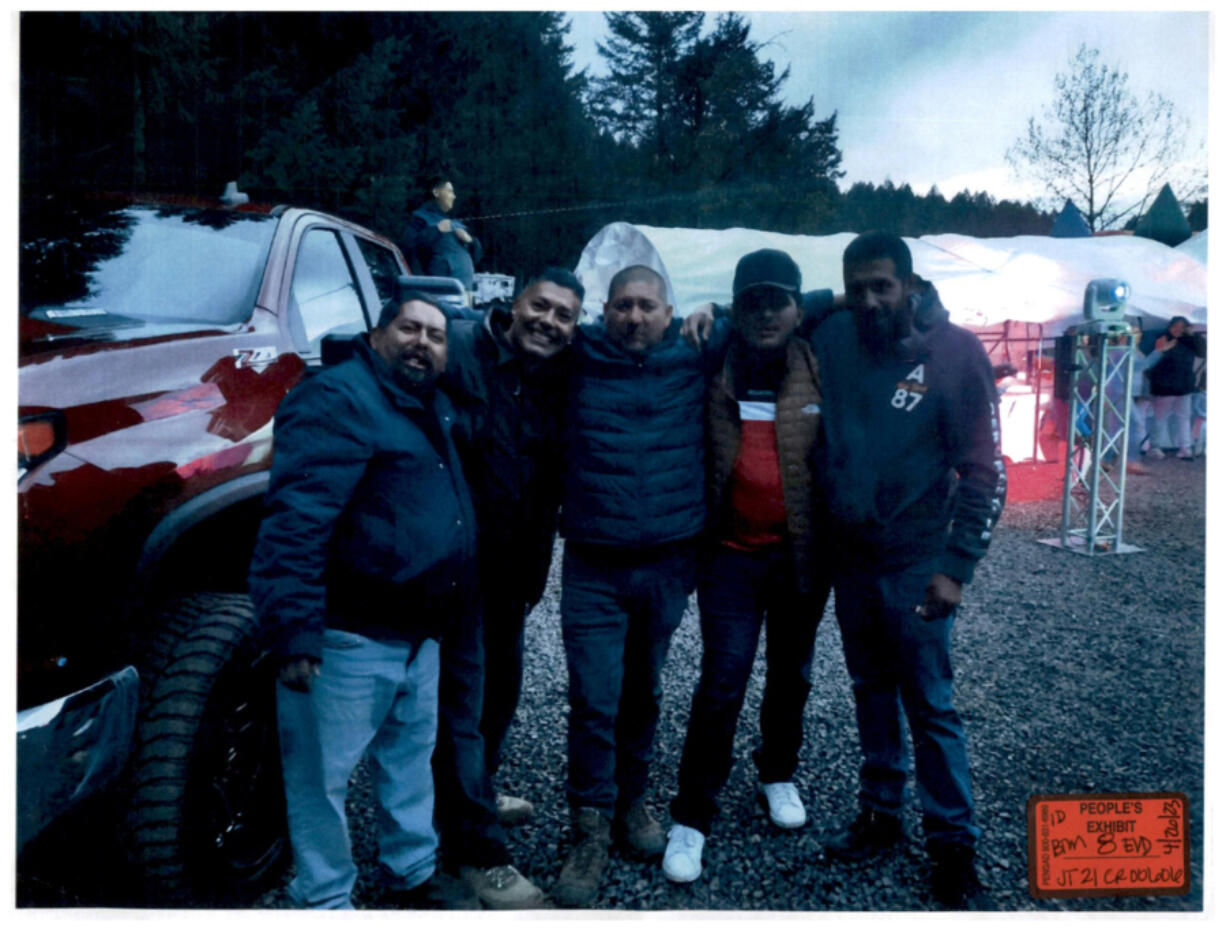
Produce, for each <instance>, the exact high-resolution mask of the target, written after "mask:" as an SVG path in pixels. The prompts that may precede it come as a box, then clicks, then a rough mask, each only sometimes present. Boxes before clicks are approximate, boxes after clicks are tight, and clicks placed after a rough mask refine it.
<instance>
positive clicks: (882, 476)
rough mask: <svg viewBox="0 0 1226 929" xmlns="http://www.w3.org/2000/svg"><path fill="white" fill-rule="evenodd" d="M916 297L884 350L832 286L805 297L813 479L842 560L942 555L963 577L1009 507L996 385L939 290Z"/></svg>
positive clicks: (895, 562) (892, 564) (864, 562)
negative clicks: (812, 323)
mask: <svg viewBox="0 0 1226 929" xmlns="http://www.w3.org/2000/svg"><path fill="white" fill-rule="evenodd" d="M815 297H817V298H818V299H814V298H815ZM912 301H913V307H914V310H915V316H914V321H913V325H912V329H911V332H910V333H909V334H908V335H907V336H905V337H904V338H902V339H901V340H900V341H899V342H898V343H896V344H895V345H894V346H893V348H892V349H891V350H889V351H887V352H885V353H884V355H881V356H877V355H874V354H873V353H871V352H869V351H868V350H867V349H866V348H865V347H864V345H863V344H862V342H861V340H860V338H859V335H858V334H857V328H856V325H855V320H854V317H853V313H852V312H851V311H843V312H840V311H835V312H827V310H828V308H829V304H830V294H829V291H826V292H825V295H824V297H823V296H821V295H807V299H806V313H807V314H808V315H813V316H817V317H818V318H819V321H818V323H817V326H816V328H815V329H814V330H813V331H812V332H811V333H810V343H811V345H812V346H813V350H814V353H815V354H816V355H817V359H818V368H819V370H820V371H821V372H822V433H821V436H820V437H819V440H818V443H817V445H816V446H815V456H816V462H815V465H816V471H815V474H816V476H817V480H818V482H819V486H820V488H821V490H822V497H823V498H824V506H825V508H826V511H827V513H828V516H829V520H830V526H829V531H830V532H831V535H832V537H831V538H830V539H829V540H828V541H829V542H830V543H832V545H831V549H832V551H835V552H837V553H838V554H839V557H840V558H841V559H842V560H844V561H846V562H849V563H851V564H853V565H855V566H857V567H861V568H868V569H872V570H880V571H883V572H884V571H892V570H897V569H900V568H904V567H907V566H910V565H915V564H918V563H920V562H922V561H925V560H928V559H930V558H936V565H935V568H934V570H936V571H939V572H941V573H943V574H947V575H949V576H950V577H952V578H954V579H956V580H959V581H962V582H966V581H969V580H970V579H971V575H972V574H973V573H974V569H975V564H976V563H977V562H978V560H979V559H980V558H982V557H983V555H984V554H985V553H986V552H987V548H988V543H989V541H990V540H991V535H992V527H993V526H994V525H995V523H996V520H997V518H998V517H999V516H1000V512H1001V509H1002V507H1003V506H1004V502H1005V466H1004V462H1003V460H1002V458H1001V453H1000V426H999V417H998V414H997V395H996V385H995V382H994V381H993V378H992V368H991V365H990V364H989V363H988V358H987V354H986V353H985V352H984V350H983V346H982V345H981V344H980V342H979V339H977V338H976V337H975V336H974V335H973V334H972V333H970V332H968V331H967V330H965V329H962V328H960V327H958V326H955V325H953V324H952V323H950V322H949V313H948V311H947V310H946V309H945V308H944V307H943V306H941V302H940V298H939V297H938V296H937V293H936V290H935V289H934V288H933V287H932V285H931V284H929V283H927V282H921V289H920V292H919V293H918V294H917V295H916V296H915V297H913V298H912Z"/></svg>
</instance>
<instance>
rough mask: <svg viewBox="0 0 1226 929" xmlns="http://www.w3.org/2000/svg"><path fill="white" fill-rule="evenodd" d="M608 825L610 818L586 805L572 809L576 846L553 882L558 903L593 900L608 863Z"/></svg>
mask: <svg viewBox="0 0 1226 929" xmlns="http://www.w3.org/2000/svg"><path fill="white" fill-rule="evenodd" d="M610 826H611V824H610V822H609V817H607V816H605V815H604V813H602V812H600V810H597V809H593V808H592V807H588V806H584V807H580V808H579V809H577V810H575V812H574V816H573V818H572V821H571V828H572V830H573V832H574V835H575V847H574V848H572V849H571V852H570V855H569V856H568V857H567V859H566V864H564V865H562V874H561V876H560V877H559V878H558V882H557V883H556V884H554V885H553V899H554V901H555V902H556V903H557V904H558V906H565V907H588V906H591V905H592V904H593V903H595V902H596V896H597V894H599V893H600V878H601V877H602V876H603V875H604V869H605V865H607V864H608V863H609V841H610Z"/></svg>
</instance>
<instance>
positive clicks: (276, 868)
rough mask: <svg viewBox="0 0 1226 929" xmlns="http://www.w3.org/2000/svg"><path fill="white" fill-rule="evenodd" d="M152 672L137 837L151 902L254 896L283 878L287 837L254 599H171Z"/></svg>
mask: <svg viewBox="0 0 1226 929" xmlns="http://www.w3.org/2000/svg"><path fill="white" fill-rule="evenodd" d="M157 628H158V629H159V632H158V634H157V638H156V639H155V641H154V642H153V643H151V648H150V649H149V660H148V661H147V662H146V663H145V666H144V667H143V668H142V669H141V671H142V678H143V681H142V684H143V687H142V692H143V696H144V700H143V701H142V707H141V714H140V719H139V721H138V723H137V732H136V743H135V746H134V749H133V765H132V792H131V800H130V805H129V810H128V838H129V840H130V845H131V849H132V852H133V856H134V858H135V862H136V864H137V866H138V870H139V873H140V874H141V875H142V876H143V881H144V885H145V886H144V890H145V896H146V898H147V899H148V900H149V902H150V903H155V904H160V905H180V906H219V905H220V906H224V905H233V904H236V903H242V902H247V901H249V900H250V899H251V898H253V897H254V896H255V895H256V894H257V893H258V892H259V891H261V890H263V889H265V888H266V887H267V886H268V885H269V884H270V883H271V881H272V880H273V879H274V878H275V877H277V876H278V875H279V874H280V872H281V869H282V866H283V865H284V863H285V859H286V857H287V852H288V846H289V843H288V839H287V837H286V826H285V799H284V789H283V786H282V782H281V765H280V755H279V751H278V744H277V729H276V704H275V692H274V687H273V678H272V675H271V674H270V673H268V671H267V669H266V668H265V667H263V663H262V661H261V656H260V650H259V648H258V644H257V641H256V635H255V619H254V616H253V614H252V608H251V602H250V600H248V599H247V598H246V597H245V596H241V595H238V594H194V595H192V596H188V597H184V598H182V599H179V600H177V601H175V602H173V603H171V604H170V605H169V606H168V607H167V608H166V609H165V610H164V611H163V614H162V616H161V617H160V622H159V623H158V625H157Z"/></svg>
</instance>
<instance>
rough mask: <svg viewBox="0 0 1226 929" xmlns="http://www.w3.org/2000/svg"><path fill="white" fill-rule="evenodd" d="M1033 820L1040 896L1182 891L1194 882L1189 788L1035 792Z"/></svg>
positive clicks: (1033, 883)
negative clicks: (1183, 791)
mask: <svg viewBox="0 0 1226 929" xmlns="http://www.w3.org/2000/svg"><path fill="white" fill-rule="evenodd" d="M1026 821H1027V826H1028V829H1027V832H1028V835H1029V851H1030V855H1029V858H1030V894H1031V896H1033V897H1125V896H1147V897H1157V896H1177V895H1180V894H1186V893H1187V892H1188V890H1189V889H1190V888H1191V884H1192V878H1191V873H1190V869H1189V867H1188V864H1189V853H1190V850H1189V847H1188V846H1189V843H1188V798H1187V796H1186V795H1185V794H1181V793H1135V794H1049V795H1040V796H1034V797H1031V798H1030V802H1029V803H1028V804H1027V806H1026Z"/></svg>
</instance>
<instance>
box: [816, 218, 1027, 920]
mask: <svg viewBox="0 0 1226 929" xmlns="http://www.w3.org/2000/svg"><path fill="white" fill-rule="evenodd" d="M843 283H844V287H845V290H846V301H847V305H848V311H846V312H833V313H830V314H829V315H827V316H826V317H825V319H824V321H823V322H822V323H821V324H820V325H819V326H818V328H817V329H816V332H815V333H814V335H813V338H812V345H813V348H814V351H815V353H816V355H817V359H818V365H819V369H820V370H821V372H822V438H821V440H820V441H819V443H818V445H817V447H816V466H815V473H816V474H817V475H818V481H819V484H820V486H821V488H822V493H823V496H824V498H825V507H826V511H827V517H828V519H829V526H828V528H827V533H828V535H829V538H830V539H831V540H834V541H836V542H837V545H835V546H832V548H831V551H832V553H833V554H834V564H833V568H834V579H835V580H834V586H835V612H836V615H837V617H838V621H839V629H840V632H841V634H842V640H843V652H844V657H845V658H846V661H847V668H848V671H849V673H850V675H851V680H852V689H853V693H854V696H855V702H856V721H857V724H858V727H859V732H860V750H861V753H862V755H863V764H862V766H861V769H860V792H859V800H860V807H861V810H860V814H859V816H858V817H857V818H856V820H855V821H854V822H853V823H852V824H851V825H850V827H849V828H848V829H847V830H846V831H845V832H843V833H842V834H841V835H839V836H837V837H836V838H834V839H833V840H832V841H831V842H830V843H829V844H828V846H827V850H828V851H829V852H830V853H831V854H833V855H835V856H838V857H842V858H846V859H852V860H859V859H862V858H865V857H867V856H869V855H871V854H873V853H875V852H878V851H881V850H883V849H885V848H887V847H889V846H891V845H893V844H894V843H895V842H897V841H898V840H899V839H901V837H902V834H903V833H902V823H901V814H902V810H903V790H904V786H905V783H906V779H907V759H906V752H905V748H904V745H903V714H904V713H905V715H906V719H907V723H908V725H909V728H910V731H911V739H912V744H913V746H914V752H915V769H916V780H917V781H918V788H919V798H920V804H921V806H922V807H923V811H924V819H923V826H924V832H925V834H926V837H927V846H928V852H929V855H930V857H931V859H932V863H933V870H932V881H933V891H934V894H935V896H936V897H937V898H938V900H940V901H941V902H943V903H945V904H947V905H949V906H955V907H957V906H965V905H966V904H967V902H968V900H969V899H970V898H971V897H973V896H975V895H976V894H977V893H978V892H979V879H978V876H977V874H976V872H975V867H974V854H975V843H976V840H977V839H978V836H979V833H980V830H979V827H978V826H977V825H975V822H974V814H973V808H972V802H971V786H970V764H969V761H968V758H967V752H966V737H965V734H964V732H963V728H962V723H961V720H960V719H959V717H958V714H957V712H956V711H955V709H954V706H953V670H952V666H951V662H950V651H949V637H950V631H951V627H952V624H953V615H954V611H955V608H956V607H957V606H958V604H959V603H960V602H961V599H962V587H963V585H964V584H965V583H967V582H968V581H970V579H971V575H972V573H973V571H974V568H975V564H976V563H977V562H978V560H979V559H980V558H981V557H983V555H984V554H985V553H986V551H987V547H988V542H989V541H990V539H991V534H992V527H993V526H994V525H995V523H996V520H997V519H998V518H999V516H1000V512H1001V508H1002V507H1003V505H1004V499H1005V468H1004V463H1003V460H1002V458H1001V454H1000V428H999V424H998V418H997V401H996V389H995V384H994V381H993V377H992V369H991V366H990V365H989V363H988V359H987V355H986V354H985V353H984V350H983V347H982V346H981V344H980V342H979V340H978V339H977V338H976V337H975V336H974V335H972V334H971V333H969V332H967V331H966V330H964V329H961V328H959V327H957V326H955V325H953V324H952V323H950V322H949V314H948V312H947V311H946V310H945V309H944V307H942V306H941V304H940V301H939V300H938V299H937V297H936V292H935V290H933V288H932V287H931V285H929V284H926V283H925V282H923V281H921V280H920V279H919V278H917V277H916V276H915V275H914V273H913V272H912V268H911V254H910V251H909V250H908V249H907V246H906V243H904V242H903V241H902V239H900V238H898V237H897V236H890V235H884V234H879V233H877V234H869V235H864V236H860V237H859V238H857V239H855V240H854V241H853V242H852V243H851V244H850V245H848V247H847V250H846V251H845V252H844V255H843Z"/></svg>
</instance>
